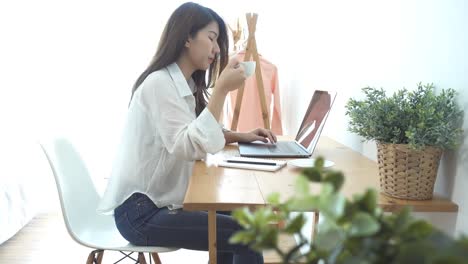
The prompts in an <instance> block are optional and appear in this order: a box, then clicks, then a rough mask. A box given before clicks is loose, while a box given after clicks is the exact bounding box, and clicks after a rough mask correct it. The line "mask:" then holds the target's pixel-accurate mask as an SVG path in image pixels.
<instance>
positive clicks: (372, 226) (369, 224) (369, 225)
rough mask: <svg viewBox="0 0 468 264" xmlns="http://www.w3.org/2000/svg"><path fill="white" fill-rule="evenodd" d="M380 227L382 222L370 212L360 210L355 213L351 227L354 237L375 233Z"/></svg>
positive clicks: (350, 233)
mask: <svg viewBox="0 0 468 264" xmlns="http://www.w3.org/2000/svg"><path fill="white" fill-rule="evenodd" d="M379 229H380V224H379V222H377V220H376V219H374V218H373V217H372V216H371V215H370V214H368V213H363V212H358V213H356V214H355V215H354V217H353V219H352V221H351V227H350V229H349V235H350V236H352V237H362V236H371V235H374V234H375V233H376V232H377V231H379Z"/></svg>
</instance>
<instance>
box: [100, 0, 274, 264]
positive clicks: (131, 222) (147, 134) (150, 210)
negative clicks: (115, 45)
mask: <svg viewBox="0 0 468 264" xmlns="http://www.w3.org/2000/svg"><path fill="white" fill-rule="evenodd" d="M227 52H228V37H227V32H226V27H225V23H224V22H223V20H222V19H221V18H220V17H219V15H218V14H216V13H215V12H214V11H212V10H211V9H209V8H206V7H203V6H200V5H198V4H194V3H185V4H183V5H181V6H180V7H179V8H177V9H176V10H175V11H174V13H173V14H172V15H171V17H170V18H169V21H168V23H167V24H166V27H165V29H164V32H163V34H162V36H161V40H160V43H159V47H158V50H157V52H156V55H155V56H154V58H153V60H152V62H151V64H150V65H149V66H148V68H147V69H146V70H145V71H144V72H143V73H142V74H141V75H140V77H139V78H138V79H137V81H136V83H135V85H134V87H133V90H132V98H131V101H130V105H129V107H128V114H127V120H126V124H125V128H124V131H123V138H122V142H121V144H120V147H119V149H118V153H117V156H116V160H115V163H114V167H113V170H112V175H111V178H110V180H109V184H108V186H107V189H106V191H105V193H104V196H103V198H102V201H101V203H100V204H99V208H98V210H99V211H100V212H103V213H114V217H115V221H116V225H117V228H118V229H119V231H120V232H121V234H122V236H123V237H124V238H126V239H127V240H128V241H129V242H131V243H132V244H135V245H142V246H163V247H178V248H186V249H193V250H205V251H206V250H208V214H207V213H206V212H188V211H183V210H181V208H182V203H183V199H184V196H185V192H186V190H187V186H188V182H189V178H190V176H191V174H192V169H193V165H194V161H195V160H197V159H201V158H203V157H204V156H205V155H206V153H215V152H218V151H220V150H221V149H223V147H224V145H225V144H229V143H232V142H252V141H255V140H262V141H265V142H266V141H268V140H270V141H273V142H274V141H276V137H275V135H274V134H273V133H272V132H271V131H269V130H266V129H256V130H254V131H252V132H250V133H235V132H230V131H223V130H222V128H221V126H220V125H219V123H218V122H219V121H218V120H219V117H220V114H221V110H222V106H223V103H224V100H225V97H226V95H227V93H228V92H229V91H232V90H236V89H237V88H239V87H241V86H242V84H243V83H244V80H245V79H246V77H245V74H244V69H243V67H241V66H240V64H239V61H238V60H237V59H232V60H231V61H229V63H228V62H227V61H228V56H227ZM217 69H219V72H221V74H220V75H219V76H216V74H217V73H218V70H217ZM207 71H208V82H207V81H206V80H205V78H206V73H207ZM216 77H218V78H216ZM215 79H217V80H216V83H215ZM208 87H214V88H213V92H212V94H211V97H210V100H209V102H207V101H206V97H207V88H208ZM217 226H218V229H217V230H218V233H217V241H218V243H217V249H218V263H243V264H248V263H263V257H262V254H260V253H257V252H254V251H252V250H251V249H249V248H248V247H246V246H242V245H231V244H229V242H228V240H229V238H230V237H231V235H232V234H233V233H235V232H236V231H238V230H240V226H239V225H238V224H237V223H236V221H235V220H233V219H232V217H231V216H229V215H222V214H218V215H217Z"/></svg>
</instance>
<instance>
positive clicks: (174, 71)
mask: <svg viewBox="0 0 468 264" xmlns="http://www.w3.org/2000/svg"><path fill="white" fill-rule="evenodd" d="M167 70H168V72H169V75H171V78H172V80H173V81H174V83H175V85H176V88H177V91H178V92H179V95H180V96H181V97H185V96H189V95H193V93H194V92H195V89H196V87H195V81H194V80H193V79H192V78H190V80H189V81H188V83H187V81H186V80H185V77H184V74H183V73H182V71H181V70H180V68H179V66H178V65H177V63H175V62H174V63H172V64H170V65H168V66H167Z"/></svg>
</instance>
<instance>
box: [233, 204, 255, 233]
mask: <svg viewBox="0 0 468 264" xmlns="http://www.w3.org/2000/svg"><path fill="white" fill-rule="evenodd" d="M231 215H232V217H233V218H234V219H236V221H237V222H238V223H239V224H240V225H241V226H242V227H244V228H250V227H251V226H252V224H253V222H254V217H253V215H252V213H251V212H250V210H249V209H248V208H247V207H243V208H241V209H236V210H234V211H233V212H232V214H231Z"/></svg>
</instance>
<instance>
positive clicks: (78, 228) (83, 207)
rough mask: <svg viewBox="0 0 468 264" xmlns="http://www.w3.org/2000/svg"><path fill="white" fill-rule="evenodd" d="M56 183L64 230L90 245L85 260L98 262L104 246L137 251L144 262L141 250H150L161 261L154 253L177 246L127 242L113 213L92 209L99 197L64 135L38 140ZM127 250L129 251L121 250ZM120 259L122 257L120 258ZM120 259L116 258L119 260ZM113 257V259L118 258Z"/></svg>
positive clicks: (75, 152)
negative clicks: (91, 249)
mask: <svg viewBox="0 0 468 264" xmlns="http://www.w3.org/2000/svg"><path fill="white" fill-rule="evenodd" d="M41 147H42V150H43V151H44V153H45V155H46V156H47V159H48V160H49V164H50V167H51V169H52V171H53V174H54V177H55V182H56V184H57V189H58V194H59V197H60V205H61V207H62V214H63V219H64V222H65V225H66V227H67V231H68V233H69V234H70V235H71V237H72V238H73V239H74V240H75V241H76V242H78V243H79V244H81V245H84V246H86V247H90V248H93V249H94V250H93V251H91V253H90V254H89V256H88V260H87V262H86V263H87V264H92V263H98V264H100V263H101V261H102V258H103V253H104V250H115V251H120V252H121V253H122V254H124V255H125V256H124V257H123V258H126V257H130V258H132V257H131V256H130V255H131V254H132V253H133V252H138V258H137V259H134V258H132V259H133V260H134V261H135V262H136V263H143V264H145V263H146V260H145V255H144V253H145V252H147V253H150V257H149V259H150V263H151V258H153V259H154V261H155V263H157V264H159V263H161V260H160V259H159V256H158V253H162V252H169V251H175V250H177V248H165V247H140V246H134V245H132V244H130V243H129V242H128V241H127V240H125V239H124V238H123V237H122V236H121V235H120V233H119V231H118V230H117V227H116V225H115V222H114V217H113V216H111V215H101V214H99V213H97V212H96V207H97V204H98V202H99V200H100V197H99V195H98V193H97V191H96V189H95V186H94V184H93V182H92V181H91V178H90V175H89V172H88V169H87V168H86V166H85V164H84V161H83V160H82V159H81V157H80V155H79V154H78V152H77V151H76V150H75V148H74V147H73V145H72V144H71V143H70V142H69V141H68V140H66V139H63V138H60V139H54V140H52V141H51V142H48V143H41ZM124 252H130V253H128V254H127V253H124ZM121 260H122V259H121ZM119 261H120V260H119ZM119 261H117V262H119Z"/></svg>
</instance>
